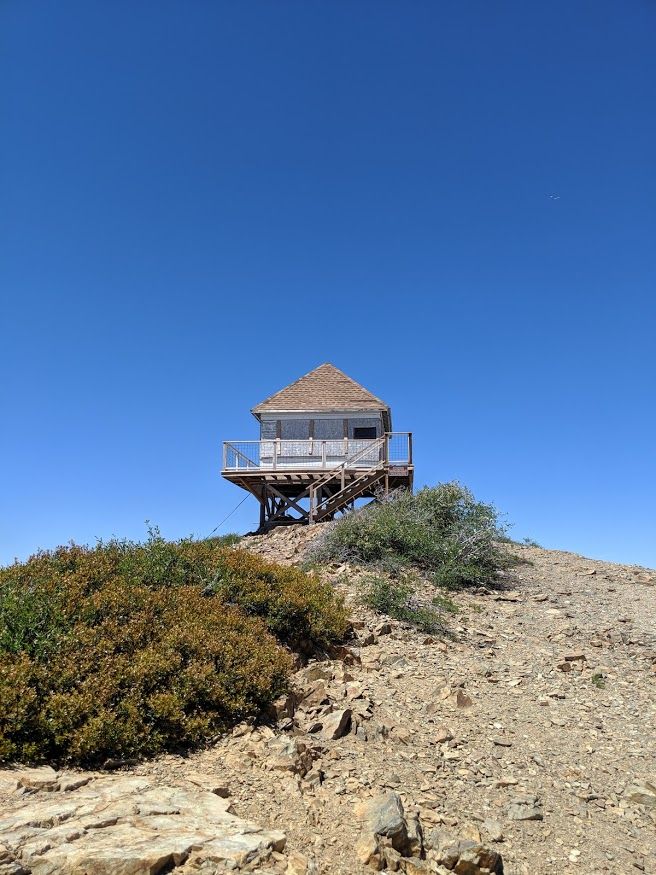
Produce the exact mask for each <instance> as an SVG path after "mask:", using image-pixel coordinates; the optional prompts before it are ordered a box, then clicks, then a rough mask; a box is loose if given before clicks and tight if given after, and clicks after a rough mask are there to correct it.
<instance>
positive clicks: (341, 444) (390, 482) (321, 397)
mask: <svg viewBox="0 0 656 875" xmlns="http://www.w3.org/2000/svg"><path fill="white" fill-rule="evenodd" d="M251 412H252V413H253V415H254V416H255V418H256V419H257V420H258V423H259V427H260V434H259V440H252V441H226V442H225V443H224V445H223V466H222V471H221V473H222V475H223V476H224V477H225V478H226V479H227V480H230V481H231V482H233V483H236V484H237V485H238V486H241V487H242V488H243V489H247V490H248V491H249V492H251V493H252V494H253V495H254V496H255V497H256V498H257V499H258V501H259V502H260V529H262V530H266V529H268V528H270V527H271V526H274V525H281V524H289V523H316V522H321V521H323V520H328V519H333V518H334V516H335V515H336V514H337V513H343V512H345V511H346V510H348V509H350V508H352V507H354V504H355V501H356V500H357V499H359V498H373V499H375V498H377V497H379V496H381V495H382V496H384V495H387V494H388V493H389V491H390V490H391V489H398V488H401V487H403V488H406V489H412V479H413V465H412V435H411V434H410V432H394V431H392V413H391V410H390V407H389V405H388V404H386V403H385V402H384V401H382V400H381V399H380V398H377V397H376V396H375V395H373V394H372V393H371V392H369V391H368V390H367V389H365V388H364V387H363V386H361V385H360V384H359V383H356V381H355V380H353V379H351V377H348V376H347V375H346V374H345V373H343V372H342V371H340V370H339V369H338V368H336V367H335V366H334V365H331V364H323V365H320V366H319V367H318V368H315V369H314V370H313V371H310V373H309V374H305V376H303V377H300V378H299V379H298V380H296V381H295V382H294V383H291V384H290V385H289V386H287V387H286V388H284V389H281V390H280V391H279V392H276V393H275V394H274V395H271V396H270V397H269V398H267V399H265V400H264V401H262V402H261V403H260V404H257V405H256V406H255V407H254V408H253V409H252V411H251Z"/></svg>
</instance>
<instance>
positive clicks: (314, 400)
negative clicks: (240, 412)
mask: <svg viewBox="0 0 656 875" xmlns="http://www.w3.org/2000/svg"><path fill="white" fill-rule="evenodd" d="M331 410H336V411H337V410H339V411H341V410H380V411H382V412H383V413H384V414H386V417H385V418H386V419H388V418H389V407H388V405H387V404H386V403H385V402H384V401H381V399H380V398H377V397H376V396H375V395H372V394H371V392H368V391H367V390H366V389H365V388H364V386H361V385H360V384H359V383H356V382H355V380H352V379H351V378H350V377H348V376H347V375H346V374H345V373H344V372H343V371H340V370H339V368H336V367H335V366H334V365H331V364H328V363H326V364H323V365H319V367H318V368H315V369H314V370H313V371H310V373H309V374H305V376H304V377H300V378H299V379H298V380H295V381H294V382H293V383H290V384H289V386H286V387H285V388H284V389H281V390H280V391H279V392H276V393H275V394H274V395H271V396H269V398H266V399H265V400H264V401H262V402H261V403H260V404H258V405H257V406H256V407H253V411H252V412H253V414H254V415H255V416H257V417H258V418H259V415H260V414H261V413H282V412H285V413H292V412H293V413H296V412H304V411H308V412H319V411H326V412H329V411H331Z"/></svg>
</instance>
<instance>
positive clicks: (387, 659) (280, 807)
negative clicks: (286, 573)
mask: <svg viewBox="0 0 656 875" xmlns="http://www.w3.org/2000/svg"><path fill="white" fill-rule="evenodd" d="M309 535H310V533H308V532H307V530H296V531H295V532H294V531H292V530H287V531H282V530H281V531H279V532H278V533H275V534H274V535H272V536H270V537H268V538H252V539H247V540H246V541H245V542H244V544H245V546H246V547H247V548H248V549H251V550H253V551H256V552H261V553H263V554H265V555H268V556H271V558H276V559H279V560H282V561H286V562H296V561H299V560H300V558H301V556H302V554H303V549H304V547H305V544H306V541H307V539H308V537H309ZM516 549H517V552H518V553H519V554H520V556H521V557H522V558H524V559H526V560H528V563H529V564H521V565H518V566H517V567H516V568H515V569H514V570H513V571H512V572H510V573H509V574H508V577H507V578H506V579H505V581H504V585H505V586H504V589H503V590H502V591H500V592H497V593H483V592H481V593H478V594H469V593H458V594H456V595H455V596H454V600H455V602H456V603H457V605H458V607H459V613H458V614H456V615H454V616H450V617H449V618H448V623H449V625H450V626H451V629H452V632H453V635H454V638H453V639H450V638H448V637H444V639H443V640H442V639H441V638H440V636H427V635H425V634H422V633H419V632H417V631H416V630H413V629H411V628H409V627H407V626H405V625H404V624H401V623H398V622H394V621H391V622H389V623H387V622H385V621H384V618H381V617H379V616H377V615H375V614H373V613H372V612H370V611H367V610H365V609H363V608H361V607H358V606H357V602H356V601H355V598H354V592H355V583H354V574H353V572H352V570H351V569H348V568H344V567H340V568H335V567H332V568H329V569H326V570H325V573H326V574H328V575H329V576H331V577H332V579H333V580H334V581H335V585H337V586H339V587H340V588H341V589H343V590H344V592H345V594H346V595H347V597H348V598H349V599H351V601H352V602H353V606H354V607H353V611H354V617H355V627H356V632H357V639H356V640H355V641H353V642H351V644H350V645H349V647H348V649H347V651H346V652H345V654H342V655H346V657H347V660H346V664H345V663H344V662H343V661H342V660H337V659H336V660H333V661H328V662H317V663H312V664H310V666H308V667H306V668H304V669H302V670H301V671H299V672H298V673H297V675H296V677H295V684H296V687H297V690H298V696H297V700H300V701H296V707H295V709H292V708H291V707H289V708H288V710H287V711H286V712H285V709H284V708H283V707H282V705H281V709H280V714H279V720H278V722H277V724H276V725H274V726H273V727H272V728H269V727H264V728H260V729H256V730H253V729H252V728H248V727H241V728H238V730H237V731H236V732H235V733H234V734H233V735H232V736H231V737H229V738H226V739H223V740H222V741H220V742H219V743H218V744H217V745H216V746H214V747H212V748H211V749H208V750H205V751H202V752H200V753H197V754H194V755H192V756H189V757H188V758H182V757H176V756H167V757H163V758H160V759H158V760H156V761H154V762H151V763H145V764H142V765H141V766H138V767H136V768H134V769H133V770H132V773H133V774H136V775H143V776H146V777H149V778H154V779H156V780H157V781H159V782H162V783H166V784H171V783H173V784H175V783H176V782H180V781H183V780H186V779H187V778H189V777H190V776H191V777H192V778H193V779H194V780H195V781H198V780H201V783H202V782H204V783H205V785H206V786H207V787H210V785H212V786H213V787H214V786H219V787H225V788H227V790H226V791H225V792H229V795H230V799H231V802H232V808H233V809H234V811H235V813H236V814H237V815H238V816H239V817H243V818H246V819H249V820H253V821H256V822H257V823H258V824H260V825H261V826H262V827H263V828H264V829H269V830H281V831H283V832H284V833H285V834H286V835H287V848H286V850H285V854H274V855H272V856H270V858H269V859H268V860H267V862H266V863H263V864H262V865H261V866H259V864H258V865H255V867H254V868H255V869H256V871H261V872H272V873H273V872H284V871H287V872H289V873H301V875H304V873H308V875H309V873H331V875H347V873H348V875H354V873H364V872H371V869H370V868H367V867H366V866H364V865H363V863H362V862H361V854H360V853H359V851H358V849H357V843H358V840H359V838H360V835H361V830H362V827H361V824H360V823H359V822H358V820H357V819H356V811H357V807H358V805H359V804H361V803H362V802H363V801H366V800H367V799H369V798H370V797H374V796H376V795H377V794H379V793H381V792H384V791H387V790H395V791H397V792H398V793H399V794H400V796H401V798H402V800H403V804H404V806H405V810H406V814H407V815H408V816H411V815H412V814H413V813H415V812H416V813H418V815H419V817H420V820H421V823H422V825H423V829H424V833H425V835H427V836H428V835H429V833H430V832H431V830H433V829H436V830H438V831H443V832H447V833H449V834H451V835H453V836H454V837H457V838H461V839H462V838H471V839H474V840H476V841H478V840H479V839H480V840H481V841H482V843H483V844H484V845H486V846H488V847H490V848H493V849H494V850H495V851H497V852H498V853H500V854H501V855H502V857H503V863H504V867H505V872H506V873H509V875H547V873H549V875H553V873H559V875H560V873H572V875H574V873H612V875H629V873H632V872H645V873H652V875H654V873H656V794H655V795H654V796H653V800H652V801H653V805H652V801H650V798H647V799H646V804H640V803H639V802H638V801H636V798H637V797H635V791H632V790H631V785H635V784H640V783H641V782H645V781H651V783H652V785H653V784H654V783H656V695H655V692H656V691H655V687H656V635H655V631H656V629H655V624H654V619H655V617H656V573H654V572H651V571H649V570H646V569H639V568H636V567H630V566H620V565H613V564H611V563H606V562H597V561H593V560H589V559H585V558H583V557H580V556H577V555H574V554H571V553H564V552H556V551H547V550H542V549H539V548H529V547H519V548H516ZM288 705H290V703H288ZM199 776H201V777H200V778H199ZM222 792H223V791H222ZM649 792H650V791H649V788H647V793H649ZM642 802H643V803H645V798H643V799H642ZM516 817H521V818H524V817H530V818H540V819H515V818H516ZM294 855H296V856H294ZM294 860H295V861H296V862H294ZM404 865H405V864H404ZM408 865H409V864H408ZM422 865H425V864H424V863H422V862H421V861H419V862H417V865H416V867H414V868H412V867H410V868H408V869H406V871H411V872H419V871H433V872H435V871H442V870H439V869H437V868H432V869H428V868H427V869H422V868H421V866H422ZM183 870H184V871H186V867H184V869H183ZM189 871H191V870H189ZM221 871H223V870H221ZM463 871H464V870H463ZM476 871H478V870H476Z"/></svg>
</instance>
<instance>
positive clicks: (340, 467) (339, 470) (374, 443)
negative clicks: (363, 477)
mask: <svg viewBox="0 0 656 875" xmlns="http://www.w3.org/2000/svg"><path fill="white" fill-rule="evenodd" d="M386 443H387V434H384V435H381V437H379V438H376V439H375V440H373V441H372V442H371V443H370V444H369V446H367V447H364V449H361V450H360V451H359V452H357V453H354V454H353V455H352V456H348V457H347V458H346V459H345V460H344V461H343V462H341V463H340V464H339V465H336V466H335V467H334V468H331V469H330V471H328V472H327V474H326V475H325V476H324V477H322V479H321V480H318V481H317V482H316V483H315V484H314V487H315V489H321V488H322V487H323V486H325V485H326V483H330V481H331V480H334V479H335V476H336V474H338V473H339V474H341V473H342V471H346V470H347V467H348V465H352V464H353V462H357V461H358V459H360V458H361V457H362V456H366V455H367V453H370V452H371V451H372V450H377V449H379V447H380V446H381V445H383V444H386ZM378 462H380V459H379V460H378ZM369 467H370V468H374V467H375V465H370V466H369Z"/></svg>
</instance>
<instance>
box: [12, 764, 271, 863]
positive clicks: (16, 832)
mask: <svg viewBox="0 0 656 875" xmlns="http://www.w3.org/2000/svg"><path fill="white" fill-rule="evenodd" d="M53 783H54V781H53ZM0 841H1V842H2V843H3V846H4V848H5V852H4V853H5V856H6V857H9V858H13V860H14V861H15V862H16V863H17V864H19V865H20V866H22V867H24V868H25V869H26V870H27V871H28V872H31V873H34V875H58V873H59V875H67V873H70V875H78V873H93V875H140V873H156V872H160V871H162V870H163V869H165V868H166V867H169V868H173V867H177V866H181V865H182V864H184V863H186V862H187V861H188V860H190V859H191V858H192V857H193V859H194V862H195V863H198V864H202V863H203V862H204V861H209V862H211V863H212V864H218V863H220V862H222V861H233V862H234V863H237V864H241V863H244V862H248V861H249V860H250V859H252V858H254V857H255V856H256V855H257V854H258V853H259V852H260V851H261V850H262V848H268V849H270V850H277V851H280V850H282V849H283V847H284V845H285V836H284V834H283V833H282V832H280V831H276V830H264V829H261V828H260V827H258V826H257V825H256V824H255V823H252V822H250V821H246V820H242V819H241V818H238V817H236V816H235V815H234V814H232V813H231V812H230V810H229V803H228V802H227V801H226V800H225V799H221V798H219V797H218V796H216V795H215V794H213V793H208V792H204V791H202V790H200V789H199V788H198V787H196V786H194V785H191V784H189V785H187V786H186V787H179V786H178V787H176V786H161V785H159V786H158V785H157V784H155V783H153V782H152V781H149V780H148V779H146V778H142V777H135V776H125V775H111V776H106V777H96V778H94V779H93V780H91V781H89V782H87V783H85V784H84V785H83V786H81V787H79V788H77V789H74V790H68V791H61V790H59V791H58V790H52V791H50V792H48V793H47V794H45V795H41V796H39V798H38V799H35V798H31V797H30V796H27V797H25V796H20V797H18V798H17V799H16V801H15V802H14V804H13V805H12V806H9V807H7V806H5V808H4V809H3V811H2V814H1V815H0ZM3 865H6V864H4V863H3Z"/></svg>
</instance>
